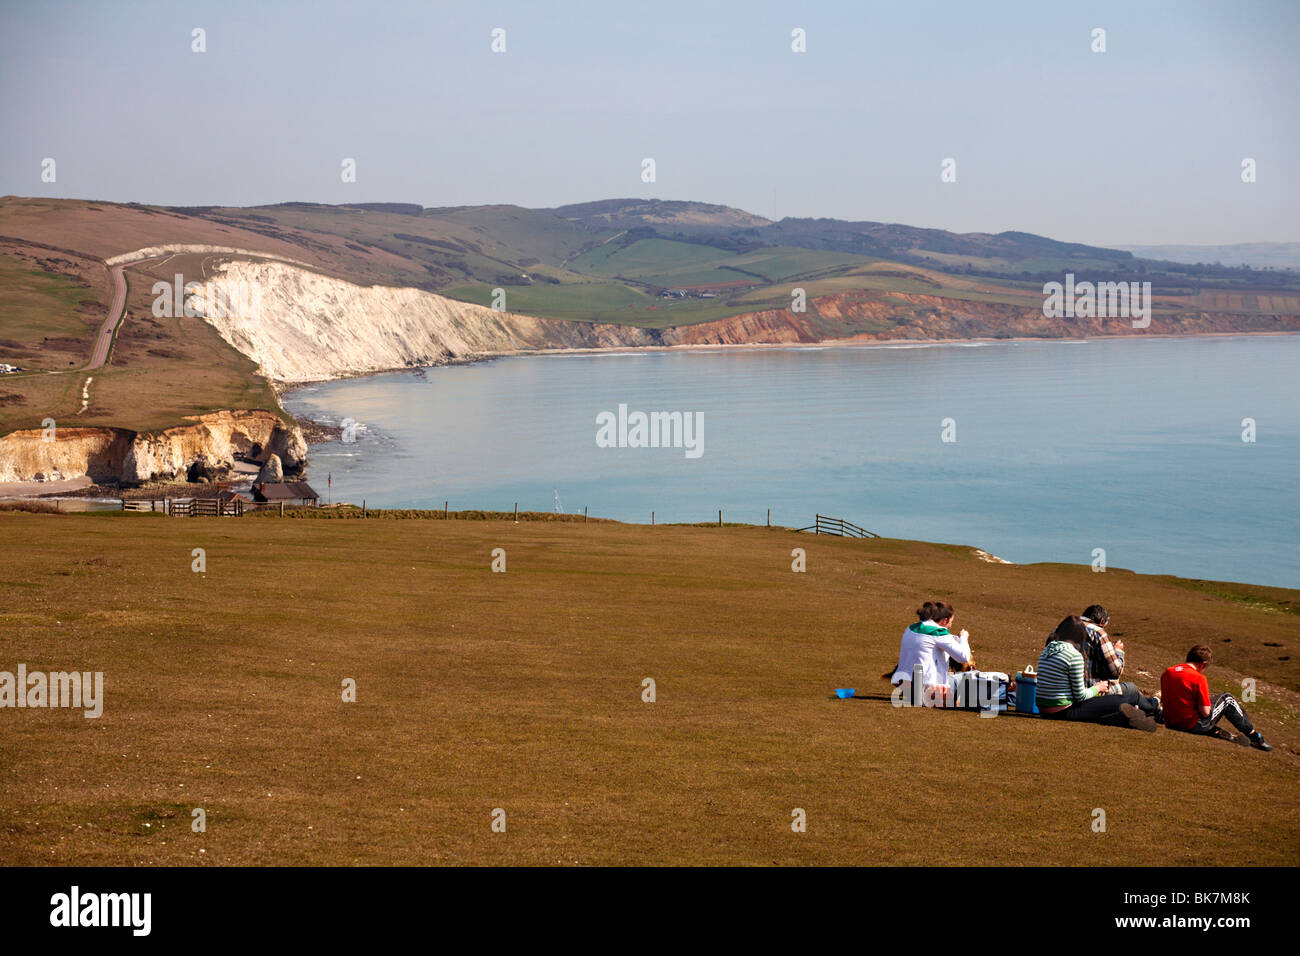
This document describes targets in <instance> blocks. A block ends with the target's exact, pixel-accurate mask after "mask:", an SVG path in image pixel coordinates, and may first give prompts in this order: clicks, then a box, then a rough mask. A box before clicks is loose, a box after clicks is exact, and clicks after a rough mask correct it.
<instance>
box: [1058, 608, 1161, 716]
mask: <svg viewBox="0 0 1300 956" xmlns="http://www.w3.org/2000/svg"><path fill="white" fill-rule="evenodd" d="M1087 645H1088V630H1087V628H1086V627H1085V625H1084V622H1083V618H1081V617H1076V616H1073V615H1071V616H1070V617H1067V618H1066V619H1065V620H1063V621H1062V622H1061V623H1060V624H1058V625H1057V627H1056V630H1055V631H1053V632H1052V638H1051V640H1049V641H1048V642H1047V646H1046V647H1045V648H1043V653H1042V654H1041V655H1039V658H1038V690H1037V703H1038V710H1039V713H1041V714H1042V715H1043V716H1044V717H1047V718H1049V719H1057V720H1072V721H1087V722H1088V723H1094V724H1106V725H1107V726H1111V727H1131V728H1133V729H1134V730H1145V731H1148V732H1150V731H1153V730H1155V729H1156V721H1155V719H1154V718H1153V717H1151V716H1150V715H1149V714H1146V713H1143V711H1142V709H1141V708H1139V707H1138V706H1137V705H1136V704H1130V703H1128V702H1127V701H1125V700H1124V699H1123V696H1122V695H1121V694H1112V693H1110V689H1111V688H1110V682H1109V681H1100V682H1098V683H1096V684H1093V685H1092V686H1091V687H1087V686H1085V685H1084V682H1083V671H1084V657H1083V656H1084V651H1085V649H1086V648H1087Z"/></svg>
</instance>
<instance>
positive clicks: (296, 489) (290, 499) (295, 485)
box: [253, 481, 320, 508]
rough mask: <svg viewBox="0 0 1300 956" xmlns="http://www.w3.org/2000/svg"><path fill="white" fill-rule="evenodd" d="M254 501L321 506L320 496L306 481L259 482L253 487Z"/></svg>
mask: <svg viewBox="0 0 1300 956" xmlns="http://www.w3.org/2000/svg"><path fill="white" fill-rule="evenodd" d="M253 500H254V501H256V502H258V503H259V504H280V503H281V502H283V503H284V504H286V505H310V506H312V507H313V508H314V507H316V506H317V505H319V504H320V495H318V494H316V492H315V491H314V490H313V489H312V486H311V485H309V484H307V482H305V481H276V482H272V481H259V482H257V483H256V484H254V485H253Z"/></svg>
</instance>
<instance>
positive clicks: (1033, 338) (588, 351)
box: [271, 330, 1300, 444]
mask: <svg viewBox="0 0 1300 956" xmlns="http://www.w3.org/2000/svg"><path fill="white" fill-rule="evenodd" d="M1288 335H1291V336H1300V331H1295V330H1286V331H1280V332H1160V333H1154V334H1150V335H1135V334H1132V333H1116V334H1115V335H1092V336H1082V337H1080V338H1065V337H1060V338H1057V337H1049V336H1041V335H1018V336H1007V337H1005V338H988V337H984V338H945V339H877V338H847V339H845V338H840V339H822V340H819V341H816V342H740V343H722V344H711V345H613V346H607V347H602V346H592V347H587V348H555V349H509V350H505V351H501V352H484V353H482V354H477V355H465V356H457V357H456V358H452V359H448V360H446V361H445V362H436V363H433V364H431V365H398V366H395V367H393V368H382V369H371V370H369V371H366V372H356V373H349V374H346V375H336V376H334V377H332V378H317V379H305V380H303V381H299V382H278V381H273V382H271V386H272V388H274V389H275V391H276V394H277V395H287V394H289V393H290V392H294V391H297V390H298V389H301V388H307V387H309V386H313V385H327V384H329V383H331V382H345V381H350V380H352V379H361V378H370V377H372V376H376V375H391V374H394V373H396V372H415V371H421V370H428V369H436V368H446V367H447V366H451V365H477V364H480V363H483V362H491V361H494V360H495V359H500V358H518V357H520V356H538V357H543V356H567V355H640V354H642V353H645V352H751V351H755V352H756V351H799V350H813V351H817V350H819V349H891V348H916V347H918V346H927V345H932V346H959V347H960V346H988V345H1001V344H1004V343H1008V342H1010V343H1021V342H1042V343H1051V342H1056V343H1060V344H1062V345H1064V344H1075V345H1082V344H1086V343H1090V342H1109V341H1113V340H1116V339H1143V340H1149V339H1161V340H1164V339H1210V338H1265V337H1275V336H1288ZM286 411H288V410H287V409H286ZM295 420H297V419H295ZM308 421H310V419H308ZM315 424H320V423H315ZM324 427H329V426H324ZM327 440H328V439H327ZM312 444H316V442H312Z"/></svg>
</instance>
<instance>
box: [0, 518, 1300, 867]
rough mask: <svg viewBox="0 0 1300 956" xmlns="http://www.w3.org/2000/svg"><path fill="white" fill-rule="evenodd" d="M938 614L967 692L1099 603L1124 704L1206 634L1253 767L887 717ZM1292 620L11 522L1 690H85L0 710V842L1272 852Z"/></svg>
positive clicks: (548, 542)
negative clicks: (649, 695) (17, 676)
mask: <svg viewBox="0 0 1300 956" xmlns="http://www.w3.org/2000/svg"><path fill="white" fill-rule="evenodd" d="M524 517H525V519H527V518H528V517H529V516H524ZM538 517H543V516H538ZM795 547H801V548H804V549H806V553H807V571H806V573H792V572H791V549H792V548H795ZM195 548H202V549H204V553H205V561H206V565H205V567H204V569H203V571H202V573H199V572H196V571H194V570H193V569H192V568H193V562H194V556H193V550H194V549H195ZM494 548H503V549H505V551H506V556H507V561H508V564H507V571H506V573H504V574H501V573H493V572H492V571H491V570H490V564H491V561H492V551H493V549H494ZM935 595H938V596H942V597H945V598H947V599H949V600H950V601H951V602H952V603H953V604H954V605H955V606H956V608H957V612H958V623H959V624H960V625H961V626H962V627H965V628H967V629H969V630H970V632H971V635H972V643H973V647H974V649H975V657H976V660H977V661H978V662H979V663H980V664H981V665H982V666H983V667H985V668H988V669H1002V670H1007V671H1010V672H1012V673H1014V672H1015V671H1016V670H1017V669H1019V668H1021V667H1023V666H1024V665H1025V664H1027V663H1030V662H1032V661H1034V660H1035V659H1036V657H1037V654H1038V651H1039V649H1040V648H1041V646H1042V643H1043V636H1044V635H1045V634H1046V633H1047V632H1048V631H1050V630H1051V628H1052V627H1053V626H1054V625H1055V623H1056V622H1057V621H1058V620H1059V619H1060V618H1061V616H1062V615H1063V614H1064V613H1066V612H1068V611H1075V612H1077V611H1078V610H1080V609H1081V608H1082V607H1083V606H1084V605H1086V604H1088V603H1091V602H1094V601H1099V602H1101V603H1103V604H1105V605H1106V606H1107V607H1108V608H1109V609H1110V611H1111V615H1112V623H1111V632H1112V633H1113V634H1115V635H1116V636H1119V637H1122V638H1123V640H1124V641H1125V643H1126V645H1127V652H1128V676H1130V677H1131V678H1132V679H1134V680H1136V681H1137V682H1138V683H1139V684H1140V685H1142V686H1143V687H1144V688H1145V689H1146V690H1148V691H1149V690H1151V689H1153V688H1154V686H1155V682H1156V675H1158V674H1159V673H1160V671H1161V670H1162V669H1163V668H1164V667H1166V666H1168V665H1169V664H1171V663H1174V662H1177V661H1180V660H1182V657H1183V654H1184V653H1185V652H1186V649H1187V646H1188V645H1189V644H1190V643H1191V642H1192V641H1197V642H1204V643H1208V644H1210V645H1211V646H1212V647H1213V648H1214V649H1215V653H1216V655H1217V659H1216V665H1215V666H1214V667H1213V668H1212V669H1211V670H1210V672H1209V674H1208V676H1209V677H1210V681H1211V688H1212V690H1215V691H1219V690H1224V689H1236V690H1237V691H1238V692H1240V687H1241V680H1242V679H1243V678H1244V677H1253V678H1255V679H1257V681H1258V695H1259V696H1258V700H1257V701H1256V702H1254V703H1251V704H1249V705H1247V706H1248V708H1249V710H1250V711H1251V713H1252V716H1254V717H1255V718H1256V720H1257V723H1258V724H1259V726H1260V727H1261V729H1262V730H1263V732H1264V733H1265V735H1266V736H1267V737H1268V738H1269V739H1270V740H1271V742H1272V743H1273V744H1274V746H1275V748H1276V749H1275V751H1274V752H1273V753H1270V754H1264V753H1260V752H1258V751H1254V750H1250V749H1245V748H1240V747H1235V746H1232V745H1231V744H1228V743H1225V742H1221V741H1214V740H1209V739H1204V738H1194V737H1191V736H1189V735H1184V734H1179V733H1176V732H1173V731H1169V730H1166V729H1161V730H1159V731H1158V732H1157V733H1155V734H1141V733H1137V732H1135V731H1129V730H1117V729H1112V728H1106V727H1099V726H1091V725H1067V724H1063V723H1055V722H1048V721H1044V720H1041V719H1031V718H1025V717H1020V716H1017V715H1015V714H1005V715H1002V716H1000V717H997V718H995V719H992V720H987V719H980V718H979V717H977V716H975V715H974V714H971V713H969V712H941V711H933V710H912V709H896V708H894V707H893V706H891V704H890V702H889V699H888V696H887V694H886V690H887V685H885V684H884V683H883V682H882V681H881V680H880V679H879V676H878V675H879V674H881V672H883V671H885V670H887V669H889V668H891V667H892V666H893V664H894V662H895V660H896V654H897V650H898V636H899V634H900V633H901V631H902V629H903V628H904V627H905V626H906V625H907V624H908V623H909V622H911V621H913V620H914V619H915V618H914V616H913V613H912V609H913V608H914V607H916V606H917V605H918V604H919V603H920V601H921V600H922V599H924V598H928V597H931V596H935ZM1298 598H1300V594H1298V593H1297V592H1295V591H1287V590H1282V589H1276V588H1257V587H1249V586H1245V585H1218V584H1208V583H1205V582H1190V581H1184V580H1181V579H1177V578H1170V577H1154V576H1143V575H1135V574H1131V573H1128V572H1124V571H1121V570H1117V569H1111V570H1109V571H1107V573H1105V574H1094V573H1093V572H1092V571H1091V569H1090V568H1088V567H1086V566H1065V565H1033V566H1011V565H998V564H987V563H985V562H983V561H981V560H979V559H978V558H977V557H976V556H975V555H973V554H972V553H971V551H970V550H969V549H968V548H964V547H957V546H951V545H949V546H945V545H931V544H922V543H918V542H907V541H894V540H885V539H880V540H865V541H864V540H857V541H854V540H843V539H832V538H827V537H812V536H808V535H796V534H795V533H793V532H790V531H786V530H783V529H775V528H774V529H765V528H751V527H726V528H710V527H683V526H672V527H662V526H661V527H657V528H648V527H636V526H628V525H621V524H616V523H596V522H592V523H590V524H583V523H581V522H577V523H573V522H568V523H558V522H550V521H530V520H524V521H522V522H520V523H518V524H516V523H514V522H512V521H509V520H479V521H459V520H452V521H442V520H419V519H412V520H369V521H364V520H335V521H331V520H290V519H281V518H278V517H275V516H273V515H268V516H262V517H256V518H254V517H245V518H243V519H203V518H195V519H182V520H178V519H170V518H165V517H162V516H161V515H159V516H152V515H143V514H142V515H135V514H130V513H127V514H123V513H113V514H103V515H28V514H9V513H3V512H0V628H2V629H3V633H4V635H5V646H6V663H5V664H4V665H3V669H10V670H12V668H14V667H15V666H16V665H17V664H18V663H20V662H21V663H25V664H26V665H27V667H28V669H29V671H36V670H43V671H53V670H68V669H77V670H86V671H102V672H103V674H104V694H105V700H104V705H103V715H102V716H101V717H100V718H98V719H89V720H88V719H86V718H85V717H83V716H82V714H81V712H79V711H76V712H70V711H68V710H42V709H24V710H9V709H6V710H2V711H0V720H3V721H4V736H5V745H4V747H3V749H2V750H0V856H2V857H3V859H4V860H5V861H6V862H7V863H9V864H11V865H31V864H64V865H66V864H74V863H75V864H83V865H139V864H147V863H157V864H167V865H204V866H222V865H231V864H279V865H302V864H307V865H317V864H367V865H389V864H416V865H420V864H430V863H441V864H501V865H504V864H529V865H533V864H538V865H545V864H557V863H563V864H573V863H581V864H619V863H626V864H753V865H763V866H766V865H770V864H773V863H776V864H784V865H805V864H844V865H886V864H895V865H897V864H902V865H915V864H928V865H948V864H950V863H951V862H952V861H954V860H959V861H961V863H962V864H963V865H965V866H976V865H981V864H994V865H1020V864H1071V865H1089V866H1096V865H1101V866H1107V865H1122V864H1133V863H1140V864H1150V865H1156V866H1190V865H1214V866H1222V865H1250V866H1259V865H1266V866H1272V865H1290V866H1294V865H1295V864H1296V863H1298V862H1300V786H1298V784H1300V755H1297V747H1298V746H1300V731H1297V729H1296V728H1297V727H1298V726H1300V724H1298V723H1297V718H1298V717H1300V693H1298V691H1300V656H1298V655H1296V654H1295V652H1294V649H1293V648H1292V647H1291V644H1292V643H1293V642H1294V640H1295V630H1296V611H1297V607H1300V605H1297V603H1296V602H1297V599H1298ZM647 678H649V679H652V680H653V681H654V684H655V700H654V702H653V703H649V702H644V701H643V699H642V694H643V688H644V687H645V685H644V683H643V682H644V681H645V680H646V679H647ZM345 679H351V680H353V681H355V684H356V700H355V702H351V703H345V702H344V701H343V700H342V693H341V688H342V686H343V681H344V680H345ZM836 687H854V688H856V689H857V692H858V697H857V698H855V699H852V700H839V699H836V697H835V696H834V693H833V690H834V688H836ZM194 808H203V809H204V810H205V812H206V814H207V831H206V832H205V833H194V832H192V831H191V829H190V820H191V813H192V810H193V809H194ZM497 808H500V809H502V810H503V811H504V812H505V814H506V820H507V829H506V832H504V833H494V832H493V831H492V829H491V821H492V814H493V811H494V810H495V809H497ZM796 808H798V809H802V810H804V811H805V813H806V816H807V832H804V833H795V832H793V831H792V829H791V819H792V812H793V811H794V810H795V809H796ZM1097 808H1101V809H1104V810H1105V812H1106V819H1107V829H1106V831H1105V832H1095V831H1094V830H1093V827H1092V823H1093V821H1094V819H1095V816H1094V811H1095V810H1096V809H1097Z"/></svg>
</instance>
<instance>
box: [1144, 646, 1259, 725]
mask: <svg viewBox="0 0 1300 956" xmlns="http://www.w3.org/2000/svg"><path fill="white" fill-rule="evenodd" d="M1213 656H1214V655H1213V652H1212V651H1211V650H1210V649H1209V648H1208V647H1206V646H1205V645H1204V644H1197V645H1196V646H1195V647H1193V648H1192V649H1191V650H1190V651H1188V652H1187V661H1186V663H1183V664H1176V665H1174V666H1173V667H1171V668H1169V670H1167V671H1165V672H1164V673H1163V674H1162V675H1160V693H1161V696H1162V697H1163V698H1164V704H1165V723H1166V724H1168V725H1169V726H1170V727H1172V728H1173V729H1174V730H1185V731H1187V732H1188V733H1192V734H1206V735H1209V736H1221V735H1223V733H1224V732H1223V731H1220V730H1219V727H1218V723H1219V721H1220V720H1222V719H1223V718H1224V717H1227V718H1228V722H1229V723H1230V724H1232V726H1234V727H1236V728H1237V729H1238V730H1240V731H1241V732H1242V733H1243V734H1245V735H1246V736H1245V738H1242V739H1241V742H1242V743H1246V742H1247V741H1249V743H1250V745H1251V746H1252V747H1254V748H1255V749H1256V750H1272V749H1273V748H1272V747H1271V746H1270V745H1269V744H1268V743H1267V742H1266V741H1265V740H1264V738H1263V736H1261V735H1260V732H1259V731H1258V730H1256V729H1255V726H1254V725H1253V724H1252V723H1251V722H1250V718H1249V717H1247V716H1246V712H1245V711H1244V710H1243V709H1242V707H1241V704H1239V703H1237V698H1235V697H1233V696H1232V695H1231V694H1215V695H1214V696H1213V697H1211V696H1210V683H1209V681H1207V680H1206V679H1205V668H1207V667H1209V666H1210V660H1211V658H1212V657H1213Z"/></svg>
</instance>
